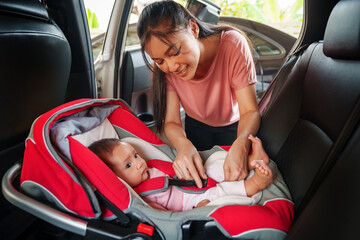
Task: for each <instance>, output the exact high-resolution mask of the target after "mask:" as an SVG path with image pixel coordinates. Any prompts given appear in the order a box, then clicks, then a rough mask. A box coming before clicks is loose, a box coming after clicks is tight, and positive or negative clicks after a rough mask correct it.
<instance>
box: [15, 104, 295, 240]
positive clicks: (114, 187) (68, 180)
mask: <svg viewBox="0 0 360 240" xmlns="http://www.w3.org/2000/svg"><path fill="white" fill-rule="evenodd" d="M107 121H109V124H110V128H111V129H113V128H114V129H115V131H114V129H113V132H115V134H112V133H110V134H112V135H111V137H114V135H118V137H120V138H121V139H122V140H124V141H129V140H128V139H127V138H132V139H134V138H137V139H142V142H143V143H144V144H145V143H146V144H147V145H148V146H151V147H152V148H156V149H158V150H157V151H158V152H160V153H159V154H157V157H156V158H158V159H159V160H161V161H172V160H173V159H174V158H175V154H174V152H173V150H172V149H171V148H170V147H169V146H168V145H166V144H164V143H163V142H162V141H161V140H160V139H158V138H157V137H156V136H155V134H153V133H152V132H151V131H150V129H148V128H147V127H146V126H145V125H144V124H143V123H142V122H141V121H140V120H139V119H138V118H137V117H136V116H135V115H134V114H133V113H132V112H131V110H130V109H129V108H128V106H127V105H126V104H125V103H124V102H123V101H121V100H114V99H81V100H77V101H74V102H69V103H66V104H64V105H61V106H59V107H57V108H55V109H53V110H51V111H49V112H47V113H44V114H43V115H42V116H40V117H39V118H38V119H37V120H36V121H35V122H34V125H33V127H32V131H31V132H30V134H29V137H28V139H27V143H26V150H25V156H24V162H23V169H22V172H21V181H20V182H21V190H22V192H23V193H26V195H27V196H31V198H32V199H37V200H38V201H41V202H44V203H46V204H47V206H51V207H52V208H53V209H52V210H51V211H50V209H47V208H42V209H43V210H42V211H41V212H39V211H37V210H38V209H34V208H35V207H34V205H35V206H38V203H33V202H28V201H25V199H26V200H27V199H28V198H26V197H22V198H21V199H17V200H14V199H11V198H9V199H10V200H11V201H12V202H13V203H14V204H17V205H21V204H19V202H21V203H22V204H26V207H25V209H29V211H33V213H36V211H37V214H36V215H37V216H39V217H42V218H44V219H47V221H49V222H52V223H53V224H55V225H57V226H61V225H63V224H64V223H63V222H61V221H58V220H59V218H58V217H57V215H56V214H55V215H54V214H53V212H54V209H58V210H61V211H63V212H64V213H66V214H70V215H72V216H75V217H79V218H80V219H85V220H89V221H88V222H86V223H84V224H85V225H86V226H82V227H81V228H78V227H77V226H74V225H71V224H70V225H69V226H66V227H64V226H63V227H64V228H65V229H67V230H69V231H72V232H75V233H78V232H80V234H82V235H86V236H87V237H89V236H92V237H94V238H102V237H104V236H105V235H107V234H109V232H108V231H109V229H112V230H113V231H117V232H118V235H117V236H116V237H118V238H125V237H126V235H124V234H131V236H132V237H134V236H138V235H139V234H141V233H142V232H141V231H139V230H137V229H138V228H139V227H138V226H139V225H140V224H141V226H143V225H144V224H146V226H147V228H152V229H153V233H154V235H152V234H151V237H153V238H154V239H186V238H194V233H196V234H200V233H201V235H200V238H201V239H208V238H209V237H210V238H213V239H215V238H216V239H225V238H237V239H248V238H258V239H266V238H267V237H269V236H271V237H272V238H273V239H283V238H284V237H285V235H286V232H287V231H288V229H289V228H290V226H291V222H292V216H293V204H292V202H291V201H290V196H289V194H288V190H287V187H286V185H284V184H283V180H282V178H281V175H280V174H279V172H278V171H277V170H276V166H275V165H274V164H271V166H272V167H273V172H274V183H273V184H271V185H270V186H269V187H268V188H267V189H265V190H263V191H262V192H261V194H259V195H257V197H255V196H254V199H253V200H251V201H250V202H252V203H256V205H251V206H246V205H239V204H240V201H235V202H234V201H232V202H230V203H229V202H228V201H226V202H224V199H222V201H223V202H221V204H220V203H219V202H218V205H216V206H207V207H202V208H196V209H192V210H189V211H185V212H165V211H160V210H155V209H152V208H151V207H149V206H148V205H147V204H146V203H145V202H143V201H142V200H141V198H140V197H139V196H138V195H137V194H136V193H135V192H134V190H133V189H131V188H129V187H128V186H127V184H125V183H123V182H122V181H119V180H118V179H117V177H116V176H115V174H114V173H113V172H111V170H110V169H109V168H108V167H107V166H106V165H105V164H104V163H103V162H102V161H101V160H100V159H99V158H98V157H97V156H96V155H95V154H93V153H92V152H91V151H90V150H89V149H88V148H87V147H86V145H87V144H85V143H84V142H83V141H81V140H79V139H80V138H82V139H85V140H86V141H89V139H93V136H94V135H93V133H92V132H93V131H96V132H98V133H99V132H100V134H101V136H100V138H104V137H109V136H103V134H104V133H106V132H108V131H107V130H105V131H104V128H103V124H105V123H106V122H107ZM98 127H101V130H98V129H97V128H98ZM84 134H85V136H84ZM79 136H80V137H79ZM95 139H99V137H96V138H95ZM131 143H132V144H136V143H137V141H131ZM223 151H224V150H223ZM138 152H139V153H140V154H141V155H142V156H145V157H144V158H145V159H149V157H146V154H144V151H142V150H141V149H140V150H138ZM154 152H156V151H152V152H151V154H150V155H149V156H153V154H154ZM205 155H206V154H205ZM255 198H256V199H255ZM237 200H239V199H237ZM244 201H247V202H249V200H246V199H244V197H242V198H241V202H242V203H243V202H244ZM38 208H40V207H38ZM30 209H31V210H30ZM103 219H105V220H107V221H110V222H104V221H103ZM230 219H232V220H230ZM234 220H236V221H234ZM68 222H70V221H68ZM75 222H76V224H77V223H78V222H79V221H75ZM198 222H201V223H202V224H204V226H201V224H200V225H199V224H197V223H198ZM72 224H74V223H72ZM83 228H85V229H83ZM189 228H190V229H191V230H189ZM82 231H85V232H82ZM189 231H190V232H189ZM214 233H215V235H213V236H212V234H214ZM140 236H143V235H140ZM143 237H145V236H143Z"/></svg>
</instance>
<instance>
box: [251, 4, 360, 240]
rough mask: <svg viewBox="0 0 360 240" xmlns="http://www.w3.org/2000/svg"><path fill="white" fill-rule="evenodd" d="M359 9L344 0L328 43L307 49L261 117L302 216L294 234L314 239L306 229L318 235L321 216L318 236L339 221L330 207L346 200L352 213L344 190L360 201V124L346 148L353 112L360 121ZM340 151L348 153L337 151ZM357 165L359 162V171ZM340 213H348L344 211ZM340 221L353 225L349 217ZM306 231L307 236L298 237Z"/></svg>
mask: <svg viewBox="0 0 360 240" xmlns="http://www.w3.org/2000/svg"><path fill="white" fill-rule="evenodd" d="M359 12H360V1H341V2H339V3H338V4H337V5H336V7H335V8H334V9H333V12H332V14H331V16H330V18H329V21H328V24H327V28H326V32H325V37H324V41H323V42H319V43H313V44H311V45H310V46H309V47H308V49H307V50H306V51H305V52H304V53H303V55H302V56H301V57H300V59H299V61H298V62H297V63H296V65H295V66H294V68H293V70H292V71H291V73H290V74H289V76H288V79H287V80H286V82H285V84H284V85H283V87H282V89H281V91H280V93H279V95H278V97H277V99H276V100H275V101H274V102H273V104H271V105H269V106H268V107H267V109H266V111H265V112H264V114H263V115H262V123H261V127H260V129H259V133H258V136H259V137H260V138H261V139H262V140H263V144H264V147H265V149H266V151H267V152H268V154H269V156H270V157H271V158H272V159H273V160H274V161H275V162H276V163H277V165H278V167H279V169H280V171H281V172H282V174H283V177H284V179H285V181H286V183H287V184H288V186H289V189H290V192H291V194H292V197H293V201H294V203H295V220H297V218H299V219H298V222H297V221H296V222H295V226H294V229H293V231H291V234H290V235H289V237H288V239H307V238H305V237H304V236H305V235H310V238H311V236H312V235H311V232H312V230H311V231H310V229H312V228H315V226H318V225H319V224H320V222H321V221H325V222H326V223H327V225H323V226H322V227H321V228H320V229H321V230H319V231H318V233H319V235H318V238H313V239H327V238H324V237H323V235H321V234H322V233H324V232H326V231H327V230H328V229H327V228H326V227H329V228H331V227H335V226H332V224H331V221H332V220H333V219H332V218H329V216H330V215H329V214H330V212H332V211H333V209H337V208H339V207H340V206H343V205H346V206H343V207H344V208H346V211H347V214H351V213H350V211H352V207H350V206H349V205H352V203H347V200H345V198H342V197H343V196H342V195H344V197H345V196H350V195H351V194H352V193H353V194H354V195H352V196H351V198H352V200H354V203H355V199H356V200H359V199H360V195H359V193H358V192H357V190H358V189H359V186H360V181H359V178H356V177H354V176H353V175H351V174H352V173H353V174H355V175H356V174H357V171H359V170H360V167H359V162H358V161H357V162H356V160H358V159H359V127H357V128H358V129H357V132H356V133H355V134H353V136H352V138H351V141H350V142H349V143H348V144H347V146H346V150H345V151H344V152H342V150H343V147H342V144H345V143H346V142H347V140H348V137H347V136H349V137H350V135H351V134H352V133H354V128H355V126H352V127H350V128H352V129H348V128H349V127H348V126H349V125H346V123H347V121H349V116H350V115H351V114H352V115H353V116H352V117H355V122H356V123H357V124H358V115H359V111H360V110H359V109H358V104H357V101H358V100H359V96H360V94H359V93H360V38H359V36H360V14H359ZM354 108H357V109H356V110H355V109H354ZM354 113H355V114H354ZM356 115H357V116H356ZM344 133H345V135H344ZM346 133H348V134H346ZM342 136H345V137H344V138H343V137H342ZM355 147H357V149H355ZM337 149H338V150H337ZM340 153H342V155H341V158H338V157H336V156H337V155H340ZM334 156H335V157H334ZM356 156H357V158H356ZM351 160H353V161H351ZM351 164H354V166H353V167H354V168H353V170H352V171H351V169H352V166H351ZM333 166H335V167H333ZM345 168H347V169H348V171H345V170H344V169H345ZM329 171H330V173H329V174H328V172H329ZM326 175H327V176H326ZM343 181H345V182H344V183H342V182H343ZM352 182H353V183H354V185H353V186H352ZM321 183H322V184H321ZM345 184H348V185H346V186H344V185H345ZM344 190H346V191H344ZM333 196H336V197H333ZM328 197H329V198H331V199H328ZM339 199H341V201H339V202H338V200H339ZM330 202H331V203H330ZM322 204H324V205H322ZM355 204H356V203H355ZM353 210H354V211H356V210H357V211H356V212H354V213H353V215H357V216H354V217H353V219H355V218H357V222H359V220H358V219H359V217H358V215H359V213H360V212H359V207H356V208H355V206H354V208H353ZM320 211H321V212H320ZM336 213H338V214H339V216H344V215H343V213H341V212H340V210H339V209H337V210H336ZM313 217H314V219H316V220H313ZM310 219H311V221H310ZM344 220H345V219H344ZM340 221H342V220H339V219H338V222H340ZM340 225H341V227H342V228H343V229H345V228H346V226H345V225H346V224H345V222H342V223H341V224H340ZM325 226H326V227H325ZM304 229H305V230H304ZM309 231H310V232H309ZM344 231H345V230H344ZM293 232H296V233H293ZM299 232H302V235H297V234H298V233H299ZM305 232H306V233H305ZM298 236H302V237H298ZM329 236H330V237H334V236H331V235H329ZM353 236H355V235H353ZM307 237H309V236H307ZM342 237H343V236H339V238H338V239H340V238H342Z"/></svg>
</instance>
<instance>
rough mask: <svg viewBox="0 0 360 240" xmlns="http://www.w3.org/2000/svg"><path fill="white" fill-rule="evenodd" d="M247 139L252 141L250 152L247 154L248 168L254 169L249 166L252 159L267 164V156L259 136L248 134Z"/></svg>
mask: <svg viewBox="0 0 360 240" xmlns="http://www.w3.org/2000/svg"><path fill="white" fill-rule="evenodd" d="M248 139H249V140H250V141H251V142H252V153H251V154H250V156H249V162H250V166H249V169H254V166H251V162H252V161H253V160H263V161H264V163H265V164H266V165H267V164H268V163H269V156H268V155H267V154H266V152H265V150H264V148H263V146H262V142H261V140H260V138H258V137H254V136H253V135H251V134H250V136H249V137H248Z"/></svg>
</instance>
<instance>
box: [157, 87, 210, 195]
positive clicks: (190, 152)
mask: <svg viewBox="0 0 360 240" xmlns="http://www.w3.org/2000/svg"><path fill="white" fill-rule="evenodd" d="M166 103H167V104H166V105H167V106H166V116H165V127H164V132H165V135H166V138H167V139H168V140H169V141H170V143H171V144H172V145H173V147H174V148H175V149H176V150H177V152H178V154H177V156H176V158H175V161H174V164H173V167H174V170H175V173H176V175H177V176H178V177H179V178H183V179H187V180H190V179H194V180H195V182H196V185H197V186H198V187H199V188H201V187H202V182H201V179H200V177H199V174H200V176H201V177H202V178H207V177H206V174H205V170H204V166H203V163H202V159H201V157H200V155H199V153H198V151H197V150H196V148H195V147H194V145H193V144H192V143H191V142H190V140H189V139H187V138H186V134H185V131H184V128H183V127H182V123H181V117H180V100H179V97H178V95H177V93H176V92H173V91H169V92H167V96H166Z"/></svg>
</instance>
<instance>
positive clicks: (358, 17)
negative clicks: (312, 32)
mask: <svg viewBox="0 0 360 240" xmlns="http://www.w3.org/2000/svg"><path fill="white" fill-rule="evenodd" d="M324 54H325V55H326V56H328V57H331V58H336V59H352V60H357V59H360V1H355V0H349V1H340V2H339V3H338V4H337V5H336V6H335V7H334V9H333V10H332V12H331V14H330V17H329V20H328V23H327V26H326V30H325V36H324Z"/></svg>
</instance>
